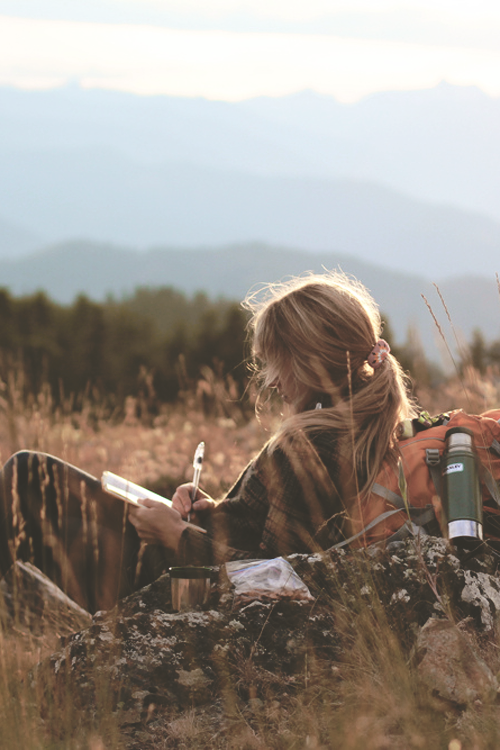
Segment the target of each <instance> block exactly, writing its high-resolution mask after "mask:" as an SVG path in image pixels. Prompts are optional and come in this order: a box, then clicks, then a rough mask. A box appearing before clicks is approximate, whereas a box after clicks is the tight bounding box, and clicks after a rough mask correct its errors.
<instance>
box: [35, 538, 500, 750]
mask: <svg viewBox="0 0 500 750" xmlns="http://www.w3.org/2000/svg"><path fill="white" fill-rule="evenodd" d="M497 559H498V558H497V557H495V556H494V555H491V554H487V553H483V554H482V555H481V556H477V557H469V558H466V559H460V557H459V556H457V554H456V553H455V552H454V551H453V550H452V549H450V548H449V547H448V545H447V543H446V542H445V540H443V539H436V538H432V537H426V538H420V537H418V538H415V539H413V538H412V539H408V540H406V541H404V542H397V543H393V544H390V545H388V546H387V548H371V549H368V550H357V551H349V552H346V551H344V550H341V551H338V550H332V551H327V552H325V553H322V554H317V555H291V556H290V557H289V558H288V560H289V562H290V563H291V565H292V566H293V568H294V569H295V571H296V572H297V573H298V574H299V575H300V577H301V578H302V580H303V581H304V583H305V584H306V585H307V586H308V588H309V590H310V591H311V594H312V595H313V597H314V601H312V602H309V601H293V600H287V599H278V600H274V601H269V600H265V599H256V600H254V601H252V602H249V603H246V604H242V603H238V602H236V601H235V599H234V597H233V596H232V593H231V588H230V585H229V582H228V580H227V577H226V576H224V575H219V571H217V570H214V571H213V583H212V591H211V595H210V600H209V603H208V608H207V609H206V610H204V611H202V610H195V611H192V612H180V613H178V612H173V611H172V608H171V601H170V599H171V597H170V579H169V577H168V575H167V576H163V577H162V578H160V579H158V580H157V581H155V582H154V583H153V584H151V585H150V586H148V587H145V588H144V589H141V590H140V591H138V592H136V593H135V594H133V595H132V596H130V597H128V598H127V599H124V600H123V601H122V602H120V603H119V605H118V606H117V607H116V608H115V609H114V610H113V611H111V612H107V613H97V614H96V615H95V616H94V618H93V619H92V623H91V625H90V627H87V628H86V629H84V630H82V631H81V632H79V633H75V634H73V635H70V636H68V637H66V638H65V639H63V642H62V646H61V649H60V650H58V651H57V652H55V653H54V654H52V656H50V658H48V659H46V660H45V661H44V662H42V664H41V665H40V666H39V667H38V669H37V670H36V673H35V674H34V681H35V682H36V684H37V685H38V687H39V688H40V689H41V690H42V691H45V692H46V694H48V695H50V696H51V700H53V701H57V699H58V698H57V696H61V697H65V698H66V696H67V691H68V689H69V688H71V696H72V701H73V702H74V704H75V706H76V707H79V708H78V710H79V711H80V712H81V713H82V715H84V714H85V713H91V712H92V710H93V707H95V706H97V705H98V704H99V701H100V700H102V696H103V695H105V696H106V706H107V707H108V708H109V711H111V712H114V714H115V716H116V720H117V722H118V723H119V724H120V725H121V726H122V727H125V726H131V725H133V724H135V723H137V724H139V723H140V724H141V725H142V726H144V724H145V723H146V724H147V725H148V726H153V724H154V722H155V721H159V720H160V719H159V717H163V718H162V722H163V725H166V724H169V725H170V724H171V723H172V722H174V721H176V720H177V719H176V717H178V715H179V712H182V711H187V710H192V708H193V707H196V706H198V707H202V706H205V705H207V706H210V708H211V710H214V711H215V710H217V707H219V709H220V707H221V706H224V711H225V712H227V711H229V712H230V711H233V710H234V712H235V714H236V715H238V712H240V713H241V710H243V709H241V706H240V708H239V709H238V710H236V708H235V707H234V706H235V701H238V700H240V701H242V702H243V705H244V706H247V707H248V710H249V711H253V712H254V714H255V715H257V714H258V712H259V710H260V708H261V703H259V701H263V702H267V704H266V705H271V704H272V703H273V701H276V700H277V701H281V700H282V699H283V697H284V696H285V695H287V694H288V693H290V694H291V695H293V694H294V693H297V692H300V691H301V690H303V689H304V687H307V686H308V685H311V684H314V680H317V679H319V677H320V676H321V675H327V674H328V675H329V677H330V679H331V677H332V674H333V673H335V670H336V669H337V666H336V665H339V664H341V663H342V660H344V659H345V653H346V649H349V648H350V646H349V641H348V639H349V638H350V637H351V635H352V633H353V631H355V628H353V623H356V622H357V618H358V617H361V619H362V618H363V617H365V615H366V613H367V612H368V613H372V615H373V617H374V618H376V617H378V616H379V615H378V614H377V613H380V612H382V613H383V616H384V618H385V620H384V621H385V622H386V623H387V624H388V626H389V627H390V629H391V632H392V633H393V634H394V636H395V637H397V638H398V639H399V641H400V642H401V644H402V648H403V651H404V652H405V653H407V654H408V655H409V654H410V652H411V650H412V649H414V650H415V652H416V653H417V654H418V661H419V663H418V674H419V675H421V679H422V680H423V681H424V682H425V684H427V685H428V686H429V687H430V688H431V689H432V690H435V691H436V692H437V693H438V694H439V695H441V696H442V697H443V698H446V700H448V701H450V702H452V703H453V704H454V705H460V706H462V705H465V704H468V703H469V702H470V701H474V700H481V701H486V700H491V698H492V696H493V695H494V694H496V689H497V687H496V680H495V678H494V677H493V675H492V674H491V672H490V671H489V669H488V667H486V665H485V664H484V662H483V661H482V660H481V657H480V653H479V650H478V649H479V647H478V646H477V645H476V644H475V642H474V641H473V640H468V639H467V636H466V635H465V634H464V632H462V630H460V629H457V628H456V627H455V626H454V625H451V624H450V620H449V619H448V616H449V617H451V618H452V619H453V620H454V621H455V622H459V621H461V620H465V619H468V621H469V622H470V625H471V627H475V628H476V631H477V632H478V633H479V634H481V638H482V639H485V641H487V640H488V639H491V638H492V634H493V628H494V624H495V620H496V617H497V615H498V613H499V612H500V587H499V585H498V583H497V580H496V577H495V575H496V572H497ZM365 620H366V618H365ZM346 638H347V640H346ZM343 639H344V640H343ZM415 644H417V645H415ZM332 667H333V672H332ZM335 679H341V678H337V677H336V678H335ZM61 699H62V698H61ZM257 709H258V710H257ZM141 741H142V740H141ZM391 746H392V745H391Z"/></svg>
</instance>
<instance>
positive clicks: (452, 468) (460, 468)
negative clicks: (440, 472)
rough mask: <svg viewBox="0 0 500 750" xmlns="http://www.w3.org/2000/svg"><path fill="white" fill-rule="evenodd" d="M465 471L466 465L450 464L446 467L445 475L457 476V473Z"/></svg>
mask: <svg viewBox="0 0 500 750" xmlns="http://www.w3.org/2000/svg"><path fill="white" fill-rule="evenodd" d="M463 470H464V465H463V464H450V465H449V466H447V467H446V469H445V470H444V473H445V474H455V472H457V471H463Z"/></svg>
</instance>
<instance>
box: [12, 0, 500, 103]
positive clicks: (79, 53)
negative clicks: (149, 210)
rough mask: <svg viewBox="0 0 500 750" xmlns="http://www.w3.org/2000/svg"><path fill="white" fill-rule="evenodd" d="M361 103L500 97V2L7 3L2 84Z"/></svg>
mask: <svg viewBox="0 0 500 750" xmlns="http://www.w3.org/2000/svg"><path fill="white" fill-rule="evenodd" d="M69 81H72V82H74V81H79V82H80V84H81V85H82V86H83V87H86V88H95V87H98V88H106V89H115V90H122V91H131V92H134V93H138V94H144V95H148V94H169V95H177V96H203V97H206V98H209V99H218V100H226V101H238V100H242V99H247V98H251V97H254V96H262V95H267V96H283V95H287V94H290V93H294V92H297V91H301V90H304V89H312V90H314V91H317V92H318V93H321V94H328V95H333V96H335V97H336V98H337V99H338V100H339V101H343V102H354V101H357V100H359V99H360V98H362V97H363V96H366V95H369V94H371V93H375V92H378V91H387V90H409V89H422V88H430V87H433V86H435V85H437V84H438V83H440V82H441V81H447V82H449V83H452V84H456V85H475V86H478V87H479V88H481V89H482V90H483V91H484V92H486V93H487V94H489V95H491V96H500V2H498V0H474V1H472V0H339V1H338V2H337V1H336V0H0V85H12V86H16V87H19V88H25V89H46V88H54V87H57V86H62V85H65V84H66V83H68V82H69Z"/></svg>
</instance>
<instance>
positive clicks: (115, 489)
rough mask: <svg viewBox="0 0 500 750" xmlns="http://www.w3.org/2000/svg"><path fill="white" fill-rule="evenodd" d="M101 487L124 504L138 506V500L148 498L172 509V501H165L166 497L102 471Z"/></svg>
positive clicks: (109, 472)
mask: <svg viewBox="0 0 500 750" xmlns="http://www.w3.org/2000/svg"><path fill="white" fill-rule="evenodd" d="M101 485H102V488H103V490H104V491H105V492H109V493H110V495H115V497H119V498H120V499H121V500H124V501H125V502H126V503H131V505H139V503H138V502H137V501H138V500H139V499H142V500H144V499H145V498H148V499H149V500H156V501H157V502H159V503H164V504H165V505H169V506H170V507H172V501H171V500H167V498H166V497H162V496H161V495H157V494H156V492H151V490H146V489H144V487H140V485H138V484H134V483H133V482H129V481H128V479H123V477H119V476H118V475H117V474H113V473H112V472H111V471H103V473H102V477H101Z"/></svg>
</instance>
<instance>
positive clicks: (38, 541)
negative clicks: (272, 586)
mask: <svg viewBox="0 0 500 750" xmlns="http://www.w3.org/2000/svg"><path fill="white" fill-rule="evenodd" d="M246 304H247V307H249V308H250V309H251V311H252V318H251V323H250V327H251V330H252V333H253V355H254V362H255V365H256V369H257V370H258V371H259V373H260V376H261V379H262V385H263V389H276V390H277V391H278V393H279V394H280V396H281V397H282V399H283V401H284V402H285V403H286V404H287V405H288V409H289V412H290V414H289V416H288V417H287V418H286V419H285V420H284V421H283V423H282V425H281V427H280V429H279V430H278V432H277V433H276V434H275V435H274V437H273V438H272V439H271V440H270V442H269V443H268V444H267V445H266V446H265V447H264V449H263V450H262V451H261V453H260V454H259V456H258V457H257V458H256V459H255V460H254V461H253V462H251V463H250V465H249V466H248V467H247V468H246V469H245V471H244V472H243V473H242V475H241V476H240V478H239V479H238V481H237V482H236V484H235V485H234V487H233V488H232V489H231V490H230V492H229V493H228V495H227V496H226V497H225V498H224V499H223V500H222V501H221V502H219V503H216V502H215V501H214V500H213V499H212V498H210V497H208V496H207V495H206V494H205V493H204V492H203V491H201V490H198V491H197V494H196V498H194V499H192V497H191V494H192V490H193V488H192V485H190V484H184V485H181V486H180V487H179V488H178V489H177V490H176V492H175V494H174V497H173V507H172V508H169V507H168V506H165V505H163V504H161V503H156V502H154V501H150V500H143V501H142V505H141V506H140V507H137V508H131V509H130V510H129V514H128V517H129V519H130V521H131V523H132V524H133V526H134V527H135V530H136V532H137V534H135V532H134V529H133V528H132V527H131V526H130V524H128V523H127V522H126V517H125V516H126V508H125V507H124V504H122V503H121V501H120V500H116V499H114V498H111V497H110V496H109V495H106V493H104V492H103V491H102V489H101V486H100V483H99V481H98V480H97V479H95V478H93V477H91V476H89V475H87V474H85V473H84V472H81V471H80V470H79V469H76V468H75V467H72V466H69V465H67V464H65V463H64V462H62V461H59V460H58V459H56V458H53V457H51V456H46V455H44V454H36V453H30V452H22V453H20V454H16V456H14V457H12V458H11V459H10V460H9V462H8V463H7V464H6V466H5V467H4V469H3V472H2V481H1V483H0V486H1V487H2V488H3V493H2V503H1V506H2V509H3V516H4V517H3V522H2V534H3V539H2V540H0V548H1V551H0V555H1V557H0V561H1V566H2V572H5V571H6V569H7V568H8V567H9V565H10V564H11V563H12V560H13V559H15V558H16V557H22V558H23V559H30V558H31V559H32V560H33V561H34V562H35V564H36V565H37V566H38V567H40V568H41V569H42V570H44V571H45V572H46V573H47V574H48V575H49V576H50V577H51V578H52V579H53V580H54V581H55V582H56V583H57V584H58V585H59V586H61V587H62V588H63V589H64V590H65V591H67V592H68V593H69V594H70V595H71V596H72V597H73V598H74V599H75V600H76V601H78V602H80V603H81V604H83V605H84V606H86V607H87V608H88V609H89V610H90V611H94V610H95V609H97V608H108V607H110V606H112V605H113V604H114V603H115V602H116V600H117V599H118V598H120V597H121V596H124V595H125V594H127V593H129V592H130V591H131V590H133V589H134V588H137V587H138V586H140V585H141V584H144V583H145V582H146V581H148V580H151V579H152V578H154V576H155V575H158V574H159V572H161V570H162V568H164V567H165V565H167V564H168V563H169V562H170V563H171V562H172V561H174V560H176V561H177V562H179V563H182V564H200V563H208V564H219V563H221V562H223V561H225V560H231V559H241V558H243V559H244V558H255V557H275V556H277V555H283V554H289V553H293V552H310V551H316V550H319V549H326V548H328V547H330V546H332V545H333V544H335V543H336V542H338V541H339V540H341V539H343V538H345V537H348V536H349V535H350V533H351V532H352V525H351V518H352V512H353V509H354V507H355V504H356V502H358V499H359V498H360V497H361V496H362V495H363V493H365V492H366V491H367V489H368V488H369V487H370V486H371V484H373V482H374V480H375V477H376V476H377V473H378V471H379V469H380V467H381V465H382V462H383V461H384V460H385V459H387V458H389V459H391V458H394V460H395V459H396V455H397V450H396V442H397V437H398V430H399V426H400V424H401V422H402V420H404V419H407V418H411V417H413V416H415V415H416V409H415V407H414V405H413V403H412V401H411V400H410V399H409V397H408V394H407V390H406V387H405V383H404V378H403V375H402V371H401V368H400V366H399V364H398V362H397V361H396V360H395V359H394V357H392V356H391V355H390V353H389V351H390V350H389V346H388V345H387V343H386V342H385V341H383V340H382V339H380V335H381V320H380V315H379V313H378V310H377V307H376V305H375V303H374V302H373V300H372V299H371V297H370V295H369V294H368V292H367V291H366V289H365V288H364V287H363V286H362V285H361V284H359V283H358V282H356V281H352V280H350V279H348V278H347V277H346V276H345V275H343V274H340V273H332V274H324V275H319V276H313V275H310V276H307V277H305V278H299V279H295V280H292V281H290V282H289V283H286V284H283V285H279V286H273V287H269V289H268V294H267V296H266V297H265V298H264V299H262V298H261V299H257V298H255V297H254V298H250V299H249V300H247V303H246ZM190 514H192V516H191V521H194V523H196V524H199V525H200V530H197V529H195V528H193V526H192V525H191V524H189V525H188V524H187V518H188V515H190ZM139 539H141V540H143V541H145V542H147V543H148V549H147V551H146V554H145V557H144V559H143V561H142V562H143V568H142V577H141V575H140V576H139V578H137V576H135V579H134V572H135V571H136V568H137V561H138V559H139V558H140V556H139Z"/></svg>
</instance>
